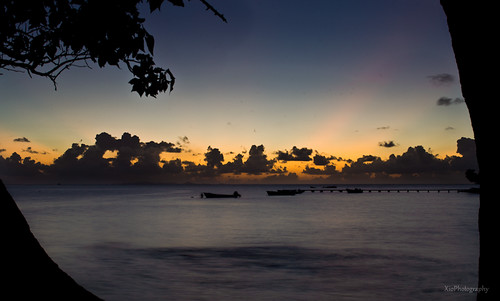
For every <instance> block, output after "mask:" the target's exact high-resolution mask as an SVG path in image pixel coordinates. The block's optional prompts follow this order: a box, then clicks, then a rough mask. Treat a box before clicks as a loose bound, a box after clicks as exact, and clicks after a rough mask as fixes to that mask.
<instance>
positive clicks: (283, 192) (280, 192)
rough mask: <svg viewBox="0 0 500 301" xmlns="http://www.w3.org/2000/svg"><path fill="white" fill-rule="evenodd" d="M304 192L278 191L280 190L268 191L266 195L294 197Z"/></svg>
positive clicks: (298, 190) (297, 190)
mask: <svg viewBox="0 0 500 301" xmlns="http://www.w3.org/2000/svg"><path fill="white" fill-rule="evenodd" d="M303 192H304V190H301V189H280V190H268V191H267V195H269V196H273V195H296V194H301V193H303Z"/></svg>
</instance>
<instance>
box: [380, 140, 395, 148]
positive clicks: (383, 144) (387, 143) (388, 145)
mask: <svg viewBox="0 0 500 301" xmlns="http://www.w3.org/2000/svg"><path fill="white" fill-rule="evenodd" d="M378 145H379V146H381V147H386V148H391V147H395V146H397V144H396V143H395V142H394V141H392V140H391V141H383V142H379V143H378Z"/></svg>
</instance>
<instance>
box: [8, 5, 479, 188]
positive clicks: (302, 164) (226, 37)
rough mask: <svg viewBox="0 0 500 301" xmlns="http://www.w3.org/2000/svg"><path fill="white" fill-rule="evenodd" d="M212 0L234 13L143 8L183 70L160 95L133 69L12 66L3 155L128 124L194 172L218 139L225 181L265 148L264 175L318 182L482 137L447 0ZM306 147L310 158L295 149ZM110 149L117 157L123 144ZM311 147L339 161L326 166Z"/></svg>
mask: <svg viewBox="0 0 500 301" xmlns="http://www.w3.org/2000/svg"><path fill="white" fill-rule="evenodd" d="M209 2H210V3H211V4H212V5H213V6H214V7H216V9H217V10H218V11H219V12H221V13H222V14H224V16H225V17H226V18H227V20H228V23H224V22H222V21H221V20H220V19H218V18H217V17H216V16H214V15H213V14H212V13H211V12H209V11H206V10H205V7H204V6H203V5H202V4H201V3H199V2H198V1H190V2H187V3H186V7H183V8H182V7H174V6H172V5H170V3H165V4H164V5H163V7H162V9H161V11H160V12H158V11H156V12H154V13H153V14H150V13H149V12H147V10H144V16H145V17H146V19H147V21H146V24H145V26H146V29H147V30H148V31H149V32H150V33H151V34H153V36H154V37H155V42H156V43H155V61H156V63H157V65H160V66H162V67H165V68H170V70H171V71H172V72H173V73H174V75H175V77H176V83H175V87H174V90H173V91H172V92H171V93H164V94H160V95H159V96H158V97H157V98H145V97H139V95H138V94H136V93H132V92H131V86H130V85H129V84H128V83H127V82H128V81H129V80H130V79H131V75H130V74H129V73H128V71H127V70H126V68H125V67H124V68H122V69H117V68H113V67H107V68H104V69H100V68H99V67H98V66H92V69H87V68H73V69H71V70H69V71H66V72H64V73H63V74H62V75H61V76H60V77H59V78H58V81H57V90H55V89H54V86H53V84H52V83H51V82H50V80H48V79H44V78H38V77H33V78H30V77H29V76H28V75H27V74H23V73H13V72H10V73H9V72H2V73H3V75H0V89H1V91H2V93H1V94H0V99H1V104H2V110H0V156H2V158H3V159H5V158H9V157H10V156H11V155H12V153H14V152H15V153H17V154H18V155H19V156H20V157H21V158H26V157H29V158H30V160H33V161H35V162H40V163H41V164H43V165H44V166H50V165H55V164H54V160H56V159H57V158H60V157H61V156H63V154H65V152H67V150H70V149H72V145H73V144H74V143H77V144H79V145H86V146H93V145H95V144H96V135H99V134H101V133H106V134H109V135H110V136H111V137H113V138H114V139H116V140H121V138H122V137H123V134H124V133H129V134H130V135H131V136H137V137H138V138H139V139H140V141H141V142H142V143H146V142H149V141H154V142H155V143H157V144H160V143H161V142H162V141H163V142H166V143H168V144H169V145H170V144H171V145H172V146H175V147H177V148H178V149H176V150H175V151H173V152H172V151H161V152H160V154H159V155H160V158H161V159H160V167H163V166H164V165H165V164H166V162H167V163H168V162H176V161H175V160H177V159H180V160H181V162H183V163H181V165H182V168H183V170H184V171H186V170H187V169H188V168H189V166H204V167H207V166H208V162H209V159H208V158H209V156H210V155H207V154H213V153H212V150H214V149H217V150H218V151H219V152H220V154H222V155H223V158H224V160H223V161H222V162H221V163H217V164H215V165H214V166H212V167H213V168H214V169H216V170H218V169H220V171H219V173H218V180H217V181H218V182H226V181H235V179H236V178H245V177H246V179H248V178H251V176H253V175H255V176H257V175H258V174H257V173H255V174H252V172H249V170H250V169H246V170H240V171H239V172H236V173H234V170H232V172H229V171H228V172H227V173H224V175H225V176H224V177H221V171H222V169H223V167H222V166H224V165H228V163H232V162H236V161H238V160H239V159H238V157H237V156H238V155H241V156H242V158H241V161H242V162H243V163H246V162H247V161H248V159H249V158H250V153H252V149H253V150H254V154H257V153H258V152H259V151H260V150H262V149H261V148H259V146H261V145H262V146H263V152H260V154H261V155H263V154H265V155H266V158H265V160H269V161H273V160H274V161H273V163H272V164H273V166H272V167H271V168H269V170H267V171H262V172H261V174H260V176H262V175H263V174H265V175H266V176H267V177H268V178H272V177H276V176H277V175H279V176H281V177H283V181H287V180H297V177H298V178H300V179H303V180H304V181H311V180H312V178H311V177H312V175H311V174H312V173H314V172H311V171H314V170H316V169H318V170H320V169H321V170H322V171H323V173H325V174H326V171H325V170H326V169H325V166H327V165H328V164H329V165H330V166H333V165H334V166H335V167H336V171H337V172H338V171H340V170H342V167H343V166H345V165H346V164H347V165H348V167H351V169H352V168H353V162H356V161H357V160H358V159H360V158H365V159H366V158H368V156H374V157H377V158H379V159H380V160H382V161H383V162H386V163H387V162H389V160H390V159H391V155H394V156H396V157H398V156H404V155H406V154H411V153H413V151H416V150H418V151H420V150H421V149H420V148H418V147H422V149H423V150H424V153H422V152H420V153H421V154H423V155H425V156H426V155H428V154H431V157H432V158H434V159H438V160H440V162H444V161H446V160H448V159H449V158H452V157H462V156H463V154H462V153H457V142H458V141H465V140H460V139H461V138H462V137H466V138H473V133H472V128H471V125H470V118H469V115H468V111H467V107H466V105H465V103H464V102H463V98H462V95H461V91H460V84H459V77H458V71H457V67H456V63H455V59H454V55H453V50H452V47H451V40H450V37H449V33H448V28H447V24H446V17H445V15H444V12H443V10H442V8H441V6H440V4H439V1H438V0H383V1H382V0H380V1H368V0H364V1H361V0H352V1H341V0H337V1H330V0H313V1H311V0H308V1H305V0H303V1H300V0H295V1H293V0H287V1H285V0H274V1H261V0H234V1H222V0H219V1H216V0H212V1H209ZM126 137H128V136H127V135H126ZM160 148H161V147H160ZM302 149H303V150H305V153H306V155H307V156H306V158H304V160H299V159H297V157H296V158H293V157H291V156H292V154H300V152H299V151H300V150H302ZM171 150H172V149H171ZM418 151H417V152H416V153H418ZM106 152H107V153H106V154H105V155H103V157H106V158H108V159H109V160H108V161H107V162H108V163H107V164H110V165H112V164H113V163H112V162H111V161H113V159H116V158H117V152H118V150H117V149H114V150H113V149H108V150H107V151H106ZM280 154H281V155H282V156H281V158H282V159H283V158H285V159H286V156H285V155H283V154H288V155H289V157H288V160H279V156H280ZM302 154H304V153H302ZM315 156H319V157H318V158H329V159H330V160H328V164H327V165H324V164H322V165H317V164H315V163H314V161H315V160H314V158H315ZM81 158H82V155H80V157H78V156H77V157H76V159H77V160H78V159H81ZM141 158H142V157H141ZM141 158H139V157H133V158H131V160H132V161H133V162H132V164H135V163H137V162H139V161H141V160H142V159H141ZM333 158H335V159H333ZM446 158H448V159H446ZM207 159H208V160H207ZM318 160H319V159H318ZM115 161H116V160H115ZM115 161H113V162H115ZM60 162H61V160H59V163H60ZM318 162H319V161H318ZM368 162H369V163H371V164H373V163H374V162H375V161H373V160H372V161H368ZM447 162H448V163H449V160H448V161H447ZM115 163H116V162H115ZM157 164H158V163H157ZM249 165H250V163H249ZM268 167H269V166H268ZM471 167H472V168H473V167H474V166H471ZM10 168H14V167H12V166H11V167H10ZM248 168H249V167H248ZM306 168H307V169H306ZM330 168H331V167H330ZM346 170H347V169H346ZM304 171H307V172H304ZM416 172H417V171H416ZM400 173H401V171H400V170H399V171H396V172H394V174H400ZM369 174H370V173H365V175H369ZM413 174H414V173H413ZM462 174H463V172H462ZM205 176H206V177H208V175H205ZM287 176H288V178H287ZM330 176H331V174H330ZM319 177H320V176H317V177H316V178H319ZM395 177H396V176H395ZM395 177H393V178H392V179H394V178H395ZM316 178H315V179H316ZM371 178H373V176H372V177H371ZM462 178H463V177H462ZM182 179H183V180H186V181H196V179H194V180H193V178H188V177H186V178H182ZM322 179H323V180H324V181H330V180H332V179H331V178H328V179H326V178H324V177H323V178H322ZM367 179H370V176H368V178H366V179H364V180H367ZM419 179H420V180H421V181H426V180H425V179H423V178H422V177H420V178H419ZM450 179H451V178H450ZM456 179H458V178H457V177H456V176H455V177H454V178H453V181H454V180H456ZM337 180H338V179H337ZM450 181H451V180H450Z"/></svg>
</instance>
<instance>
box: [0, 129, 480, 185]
mask: <svg viewBox="0 0 500 301" xmlns="http://www.w3.org/2000/svg"><path fill="white" fill-rule="evenodd" d="M391 145H396V143H394V142H393V141H388V142H381V146H384V147H389V146H391ZM109 151H111V152H112V154H113V155H111V156H110V155H109ZM182 151H183V150H182V149H181V148H180V147H179V144H178V143H177V144H173V143H170V142H165V141H162V142H154V141H150V142H142V141H141V140H140V138H139V137H138V136H135V135H131V134H129V133H124V134H123V135H122V136H121V137H120V138H116V137H113V136H111V135H110V134H108V133H106V132H103V133H100V134H98V135H96V141H95V144H94V145H86V144H80V143H73V144H72V145H71V147H70V148H68V149H67V150H66V151H65V152H64V153H63V154H62V155H61V156H59V157H58V158H57V159H55V160H54V163H53V164H51V165H44V164H41V163H39V162H35V161H34V160H32V159H31V158H30V157H26V158H24V159H23V158H22V157H21V156H20V155H19V154H17V153H13V154H12V155H11V156H10V157H3V156H2V155H0V177H2V178H3V179H4V180H5V181H6V182H7V183H9V182H16V183H31V182H36V181H38V182H47V183H56V182H63V183H67V182H72V183H89V184H92V183H184V182H192V183H217V182H219V181H221V180H224V179H231V181H239V180H242V181H243V179H248V177H246V176H247V175H251V176H260V177H258V179H260V180H259V181H267V182H269V183H271V182H272V183H285V182H286V181H289V182H300V181H303V180H306V178H307V181H309V180H311V181H313V182H314V181H322V180H323V181H329V182H331V181H336V182H337V181H338V182H342V181H343V182H351V183H353V182H357V183H362V182H366V183H376V182H377V181H378V182H385V183H393V182H394V181H395V180H398V181H400V183H410V182H420V183H422V182H426V183H428V182H432V181H438V180H439V181H441V180H442V179H448V180H447V181H452V180H453V181H456V180H457V179H458V180H459V181H463V182H466V181H467V180H466V179H465V171H466V170H468V169H477V160H476V156H475V142H474V140H473V139H470V138H465V137H462V138H460V139H459V140H458V141H457V153H458V155H453V156H447V157H446V158H444V159H442V158H439V157H438V156H437V155H435V154H433V153H432V152H431V151H430V150H426V149H425V148H424V147H423V146H415V147H409V148H408V149H407V150H406V151H405V152H404V153H402V154H399V155H395V154H392V155H390V156H389V158H388V159H382V158H380V157H378V156H374V155H364V156H362V157H360V158H357V159H356V160H344V159H342V158H337V157H334V156H330V155H324V154H320V153H318V152H317V151H316V154H315V155H314V157H312V150H311V149H309V148H307V147H303V148H297V147H293V148H292V150H291V151H290V152H288V151H285V152H277V153H274V154H276V156H275V157H274V158H269V157H268V155H266V152H265V148H264V146H263V145H252V146H251V148H250V150H249V151H248V152H245V153H240V154H237V155H236V156H234V158H233V159H232V160H231V161H228V162H225V161H224V155H223V154H222V153H221V151H220V150H219V149H218V148H215V147H211V146H210V147H208V148H207V151H206V152H205V154H204V156H205V157H204V159H205V160H204V163H195V162H191V161H182V160H181V159H180V158H177V159H172V160H162V159H161V157H162V153H165V152H171V153H180V152H182ZM25 152H26V153H33V154H34V153H36V151H35V150H33V149H32V148H30V147H28V148H26V149H25ZM2 154H4V152H2ZM200 155H203V154H200ZM311 157H312V158H311ZM278 159H282V160H281V161H285V160H284V159H286V161H306V162H307V161H313V163H314V165H312V166H310V165H307V166H306V167H305V168H304V169H303V170H302V171H300V172H297V171H296V170H293V171H290V170H288V169H287V166H286V164H282V165H280V166H275V163H276V162H277V161H278ZM333 160H337V161H343V162H344V163H343V164H342V166H343V168H342V169H337V167H336V166H335V165H334V164H332V163H331V162H332V161H333ZM304 175H308V177H306V178H304V179H301V177H302V176H304ZM252 178H254V179H255V177H252ZM450 179H452V180H450Z"/></svg>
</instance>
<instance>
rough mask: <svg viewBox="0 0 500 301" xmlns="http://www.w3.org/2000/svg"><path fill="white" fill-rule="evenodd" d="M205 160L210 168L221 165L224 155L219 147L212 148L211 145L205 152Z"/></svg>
mask: <svg viewBox="0 0 500 301" xmlns="http://www.w3.org/2000/svg"><path fill="white" fill-rule="evenodd" d="M205 161H206V162H207V166H208V167H210V168H214V167H221V166H222V162H223V161H224V155H223V154H222V153H221V152H220V151H219V149H218V148H211V147H210V146H209V147H208V149H207V152H206V153H205Z"/></svg>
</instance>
